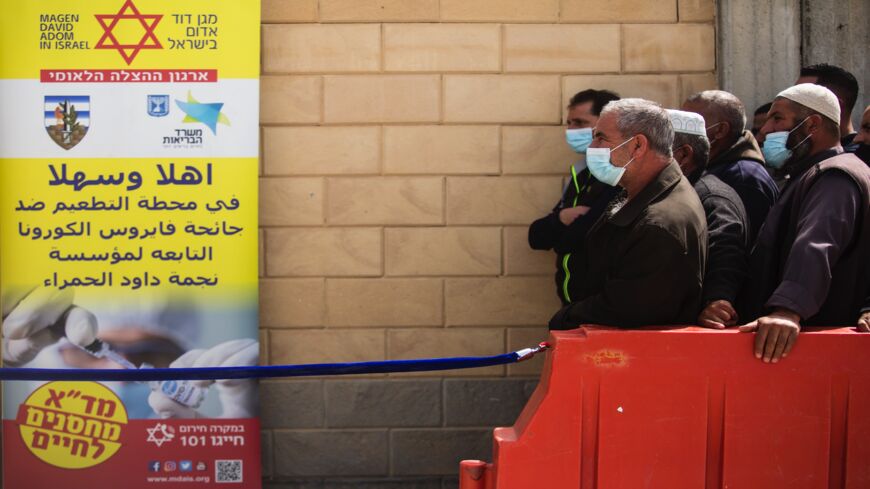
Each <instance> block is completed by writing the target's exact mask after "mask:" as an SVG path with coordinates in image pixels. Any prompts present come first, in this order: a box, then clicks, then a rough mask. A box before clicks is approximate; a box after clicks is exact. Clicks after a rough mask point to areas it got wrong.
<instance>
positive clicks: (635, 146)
mask: <svg viewBox="0 0 870 489" xmlns="http://www.w3.org/2000/svg"><path fill="white" fill-rule="evenodd" d="M628 150H629V154H631V157H632V158H640V157H641V156H643V155H645V154H646V153H647V151H649V150H650V146H649V138H647V137H646V135H644V134H638V135H637V136H635V137H634V141H632V142H630V143H628Z"/></svg>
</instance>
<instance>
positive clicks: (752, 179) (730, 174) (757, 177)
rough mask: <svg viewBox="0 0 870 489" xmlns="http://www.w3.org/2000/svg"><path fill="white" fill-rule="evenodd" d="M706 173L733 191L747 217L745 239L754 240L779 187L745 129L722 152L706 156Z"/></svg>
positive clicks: (755, 143)
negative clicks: (709, 157)
mask: <svg viewBox="0 0 870 489" xmlns="http://www.w3.org/2000/svg"><path fill="white" fill-rule="evenodd" d="M707 173H711V174H713V175H716V176H717V177H719V180H722V181H723V182H725V183H726V184H727V185H728V186H730V187H731V188H733V189H734V191H735V192H737V195H739V196H740V200H742V201H743V206H744V207H745V208H746V217H747V218H748V219H749V240H750V243H754V242H755V238H756V236H758V230H759V229H760V228H761V225H762V224H763V223H764V219H765V218H766V217H767V213H768V212H769V211H770V208H771V207H773V204H775V203H776V199H777V198H778V197H779V189H778V188H777V186H776V183H775V182H774V181H773V178H771V176H770V174H769V173H767V170H766V169H765V168H764V156H763V155H762V154H761V149H760V148H759V147H758V143H757V142H756V141H755V136H753V135H752V133H751V132H749V131H743V134H742V135H741V136H740V137H739V138H738V139H737V142H736V143H734V144H733V145H732V146H731V147H730V148H728V149H727V150H726V151H725V152H724V153H722V154H720V155H718V156H717V157H716V158H715V159H713V160H710V163H709V164H708V165H707Z"/></svg>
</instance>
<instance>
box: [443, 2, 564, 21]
mask: <svg viewBox="0 0 870 489" xmlns="http://www.w3.org/2000/svg"><path fill="white" fill-rule="evenodd" d="M558 17H559V0H535V1H533V2H532V1H529V0H441V20H443V21H446V22H456V21H472V22H474V21H495V22H498V21H506V22H554V21H556V20H557V19H558Z"/></svg>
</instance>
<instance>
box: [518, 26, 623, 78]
mask: <svg viewBox="0 0 870 489" xmlns="http://www.w3.org/2000/svg"><path fill="white" fill-rule="evenodd" d="M592 46H594V48H591V47H592ZM619 54H620V53H619V26H617V25H582V26H581V25H509V26H506V27H505V71H526V72H532V71H554V72H560V73H565V72H567V73H570V72H575V73H602V72H608V71H612V72H618V71H619V58H620V55H619Z"/></svg>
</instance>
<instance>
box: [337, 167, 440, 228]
mask: <svg viewBox="0 0 870 489" xmlns="http://www.w3.org/2000/svg"><path fill="white" fill-rule="evenodd" d="M443 188H444V183H443V179H441V178H438V177H374V178H330V179H329V180H327V193H328V195H329V198H328V199H327V211H326V216H327V221H328V222H329V223H330V224H339V225H341V224H440V223H442V222H444V204H443Z"/></svg>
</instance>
